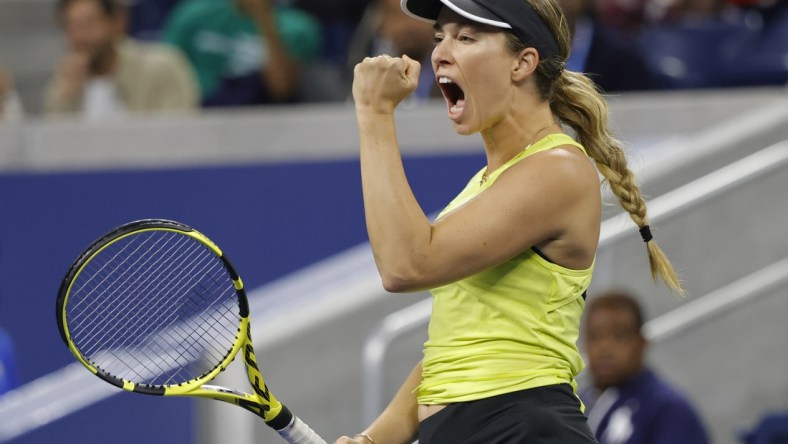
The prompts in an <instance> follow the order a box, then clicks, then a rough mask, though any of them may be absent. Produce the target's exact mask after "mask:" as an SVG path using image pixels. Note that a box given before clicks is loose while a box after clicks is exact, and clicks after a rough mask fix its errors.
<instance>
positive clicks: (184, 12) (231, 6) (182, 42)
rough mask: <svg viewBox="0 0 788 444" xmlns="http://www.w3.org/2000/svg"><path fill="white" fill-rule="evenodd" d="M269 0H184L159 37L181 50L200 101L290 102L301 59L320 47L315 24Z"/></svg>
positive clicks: (232, 103)
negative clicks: (191, 70) (189, 67)
mask: <svg viewBox="0 0 788 444" xmlns="http://www.w3.org/2000/svg"><path fill="white" fill-rule="evenodd" d="M271 2H272V0H189V1H185V2H182V3H181V4H180V5H179V6H178V7H177V8H176V9H175V10H174V11H173V13H172V15H171V16H170V18H169V20H168V21H167V23H166V25H165V28H164V32H163V38H164V39H165V41H167V42H168V43H171V44H173V45H175V46H177V47H178V48H180V49H181V50H183V52H184V53H185V54H186V55H187V57H188V58H189V60H190V61H191V63H192V66H193V67H194V71H195V72H196V74H197V79H198V80H199V83H200V90H201V93H202V102H203V105H204V106H237V105H255V104H263V103H282V102H292V101H295V100H296V99H297V93H298V89H299V86H300V80H301V70H302V66H301V65H302V64H304V63H307V62H310V61H312V60H314V59H315V58H316V57H317V56H318V55H319V52H320V24H319V22H318V21H317V20H316V19H315V18H314V17H312V16H311V15H309V14H307V13H305V12H303V11H301V10H298V9H295V8H291V7H278V6H274V5H272V4H271Z"/></svg>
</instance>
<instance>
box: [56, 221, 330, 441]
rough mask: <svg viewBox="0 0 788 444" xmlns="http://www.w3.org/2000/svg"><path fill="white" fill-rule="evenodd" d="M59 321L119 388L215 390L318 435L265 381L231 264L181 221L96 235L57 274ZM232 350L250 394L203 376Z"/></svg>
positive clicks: (275, 421)
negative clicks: (240, 359)
mask: <svg viewBox="0 0 788 444" xmlns="http://www.w3.org/2000/svg"><path fill="white" fill-rule="evenodd" d="M57 323H58V329H59V330H60V334H61V336H62V337H63V340H64V341H65V342H66V344H67V345H68V348H69V349H70V350H71V352H72V353H73V354H74V356H76V358H77V360H78V361H79V362H81V363H82V364H83V365H84V366H85V367H87V369H88V370H90V371H91V372H93V373H94V374H95V375H96V376H98V377H99V378H101V379H103V380H104V381H107V382H109V383H110V384H113V385H115V386H118V387H120V388H122V389H123V390H127V391H130V392H135V393H143V394H147V395H161V396H196V397H202V398H211V399H218V400H220V401H225V402H229V403H232V404H235V405H238V406H241V407H243V408H245V409H246V410H249V411H250V412H252V413H254V414H255V415H257V416H260V417H261V418H263V420H265V422H266V424H268V425H269V426H271V427H272V428H273V429H274V430H276V431H277V432H278V433H279V435H281V436H282V437H283V438H284V439H285V440H286V441H288V442H290V443H291V444H325V441H324V440H323V439H322V438H320V436H318V435H317V434H316V433H315V432H314V431H312V429H311V428H309V426H308V425H306V424H305V423H304V422H303V421H301V420H300V419H299V418H298V417H296V416H295V415H293V414H292V413H291V412H290V411H289V410H288V409H287V407H285V406H284V405H282V403H281V402H279V401H278V400H277V399H276V397H275V396H274V395H273V394H272V393H271V391H270V390H269V389H268V386H267V385H266V383H265V381H264V380H263V376H262V374H261V373H260V369H259V367H258V365H257V359H256V358H255V354H254V349H253V348H252V338H251V335H250V323H249V305H248V302H247V298H246V293H245V291H244V287H243V283H242V282H241V278H240V277H239V276H238V273H236V271H235V269H234V268H233V266H232V265H231V264H230V262H229V261H228V260H227V258H226V257H224V255H223V254H222V251H221V250H220V249H219V247H217V246H216V245H215V244H214V243H213V242H211V241H210V240H209V239H208V238H207V237H205V236H204V235H203V234H201V233H199V232H198V231H196V230H194V229H192V228H190V227H188V226H186V225H184V224H181V223H178V222H173V221H168V220H158V219H147V220H140V221H136V222H131V223H128V224H125V225H123V226H121V227H118V228H116V229H115V230H113V231H111V232H109V233H107V234H106V235H104V236H103V237H101V238H99V239H98V240H96V241H95V242H93V243H92V244H91V245H90V246H89V247H88V248H87V249H86V250H85V251H84V252H83V253H82V254H81V255H80V256H79V257H78V258H77V260H76V261H75V262H74V263H73V264H72V265H71V268H69V270H68V272H67V273H66V276H65V278H64V279H63V283H62V284H61V286H60V290H59V292H58V298H57ZM239 351H242V352H243V355H242V356H243V362H244V363H245V364H246V374H247V376H248V378H249V383H250V384H251V388H252V393H242V392H239V391H236V390H232V389H229V388H225V387H219V386H214V385H209V384H208V383H209V382H210V381H211V380H213V379H214V378H215V377H216V376H217V375H219V373H221V372H222V371H223V370H224V369H226V368H227V366H228V365H230V363H231V362H232V361H233V359H234V358H235V356H236V354H237V353H238V352H239Z"/></svg>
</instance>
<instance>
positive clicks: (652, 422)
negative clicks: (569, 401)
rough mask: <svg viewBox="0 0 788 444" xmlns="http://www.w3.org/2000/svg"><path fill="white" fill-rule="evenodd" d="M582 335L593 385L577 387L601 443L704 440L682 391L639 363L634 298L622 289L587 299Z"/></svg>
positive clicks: (638, 314) (694, 443)
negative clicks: (581, 389) (579, 389)
mask: <svg viewBox="0 0 788 444" xmlns="http://www.w3.org/2000/svg"><path fill="white" fill-rule="evenodd" d="M585 316H586V323H585V341H586V352H587V355H588V369H589V371H590V374H591V379H592V380H593V386H592V387H590V388H589V389H587V390H585V391H581V393H580V396H581V398H582V400H583V402H584V403H585V404H586V415H587V416H588V424H589V426H590V427H591V430H592V431H593V432H594V434H595V435H596V437H597V439H598V440H599V443H600V444H707V443H708V442H709V439H708V435H707V433H706V430H705V429H704V426H703V424H702V422H701V420H700V418H699V416H698V414H697V413H696V412H695V409H694V408H693V407H692V405H691V404H690V402H689V401H688V400H687V399H686V397H685V396H684V395H683V394H681V393H680V392H679V391H678V390H677V389H675V388H673V387H671V386H670V385H669V384H668V383H667V382H665V381H664V380H662V379H661V378H660V377H659V376H657V375H656V374H655V373H654V372H653V371H652V370H650V369H649V368H648V367H647V366H646V365H645V363H644V361H645V355H646V348H647V345H648V341H647V340H646V338H645V337H644V336H643V333H642V331H641V330H642V327H643V315H642V311H641V309H640V306H639V305H638V303H637V301H636V300H635V299H634V298H632V297H631V296H629V295H627V294H624V293H608V294H604V295H601V296H597V297H595V298H593V299H590V301H589V303H588V306H587V307H586V315H585Z"/></svg>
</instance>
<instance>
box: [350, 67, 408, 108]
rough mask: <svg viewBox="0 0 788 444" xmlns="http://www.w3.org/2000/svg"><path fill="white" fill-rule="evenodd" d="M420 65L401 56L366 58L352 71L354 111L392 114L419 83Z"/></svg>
mask: <svg viewBox="0 0 788 444" xmlns="http://www.w3.org/2000/svg"><path fill="white" fill-rule="evenodd" d="M420 72H421V64H419V62H417V61H415V60H413V59H411V58H410V57H408V56H406V55H404V56H402V57H391V56H387V55H382V56H377V57H367V58H365V59H364V60H363V61H362V62H361V63H359V64H358V65H356V68H355V69H354V70H353V100H354V101H355V102H356V110H357V111H372V112H375V113H393V112H394V109H395V108H396V107H397V105H399V103H400V102H402V100H403V99H405V98H406V97H408V96H409V95H410V94H412V93H413V91H415V90H416V87H417V86H418V84H419V73H420Z"/></svg>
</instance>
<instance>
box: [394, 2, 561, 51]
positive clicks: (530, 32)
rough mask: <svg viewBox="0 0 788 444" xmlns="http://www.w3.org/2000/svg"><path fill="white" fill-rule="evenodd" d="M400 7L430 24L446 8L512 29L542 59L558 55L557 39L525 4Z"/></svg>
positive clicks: (421, 3) (435, 3)
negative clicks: (534, 49)
mask: <svg viewBox="0 0 788 444" xmlns="http://www.w3.org/2000/svg"><path fill="white" fill-rule="evenodd" d="M401 6H402V10H403V11H405V13H406V14H408V15H410V16H412V17H415V18H418V19H421V20H426V21H428V22H435V20H436V19H437V18H438V14H440V11H441V8H442V7H444V6H446V7H447V8H449V9H451V10H453V11H454V12H456V13H457V14H459V15H461V16H463V17H465V18H467V19H469V20H471V21H474V22H477V23H483V24H486V25H490V26H495V27H498V28H503V29H511V30H512V32H514V34H515V35H516V36H517V37H518V38H519V39H520V40H521V41H522V42H523V43H525V44H526V45H528V46H532V47H534V48H536V50H537V51H539V56H540V57H541V58H542V59H546V58H548V57H552V56H558V55H559V51H558V43H556V41H555V37H553V34H552V33H551V32H550V29H549V28H548V27H547V25H546V24H545V23H544V21H542V18H541V17H540V16H539V14H537V12H536V11H534V9H533V8H532V7H531V5H530V4H529V3H528V2H527V1H526V0H401Z"/></svg>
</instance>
